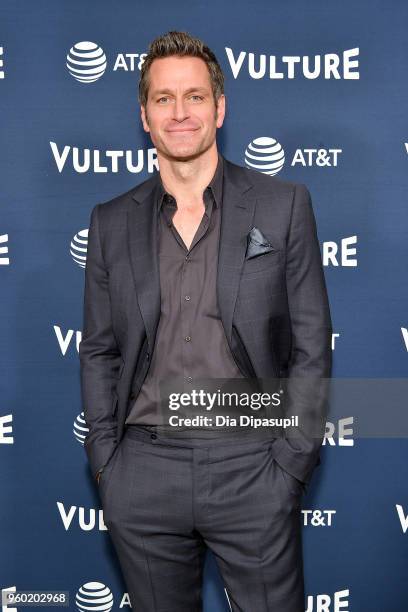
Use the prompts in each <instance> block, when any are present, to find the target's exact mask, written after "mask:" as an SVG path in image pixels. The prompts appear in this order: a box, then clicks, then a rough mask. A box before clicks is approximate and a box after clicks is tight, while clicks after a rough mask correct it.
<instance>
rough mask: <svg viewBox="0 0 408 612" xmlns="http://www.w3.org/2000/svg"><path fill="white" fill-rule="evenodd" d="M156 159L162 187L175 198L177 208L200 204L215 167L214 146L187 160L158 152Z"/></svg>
mask: <svg viewBox="0 0 408 612" xmlns="http://www.w3.org/2000/svg"><path fill="white" fill-rule="evenodd" d="M158 160H159V167H160V178H161V181H162V183H163V187H164V189H165V190H166V191H167V192H168V193H170V195H172V196H173V197H174V198H175V199H176V201H177V206H178V207H179V208H183V207H184V206H185V207H187V206H188V207H189V208H191V207H194V206H201V205H202V202H203V192H204V190H205V188H206V187H207V185H208V184H209V183H210V181H211V179H212V177H213V176H214V173H215V171H216V168H217V164H218V151H217V148H216V146H214V147H211V149H208V151H206V152H205V153H203V154H202V155H200V156H199V157H197V158H195V159H191V160H188V161H174V160H170V159H167V158H163V157H162V156H160V155H159V154H158Z"/></svg>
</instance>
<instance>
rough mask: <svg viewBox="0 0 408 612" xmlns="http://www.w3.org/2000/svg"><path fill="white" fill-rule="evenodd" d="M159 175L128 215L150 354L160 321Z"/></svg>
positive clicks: (141, 191)
mask: <svg viewBox="0 0 408 612" xmlns="http://www.w3.org/2000/svg"><path fill="white" fill-rule="evenodd" d="M157 186H158V175H155V176H153V177H152V178H151V179H150V180H149V181H147V182H146V183H144V184H143V185H141V189H138V190H137V191H136V194H134V195H133V196H132V197H133V200H135V203H134V204H131V206H130V208H129V210H128V214H127V224H128V245H129V256H130V262H131V267H132V271H133V280H134V284H135V289H136V296H137V301H138V304H139V308H140V313H141V315H142V319H143V321H144V324H145V328H146V335H147V340H148V344H149V349H148V350H149V352H150V354H151V353H152V351H153V346H154V340H155V335H156V331H157V325H158V322H159V318H160V310H161V308H160V270H159V258H158V253H157V225H158V224H157V218H158V217H157V208H156V197H157Z"/></svg>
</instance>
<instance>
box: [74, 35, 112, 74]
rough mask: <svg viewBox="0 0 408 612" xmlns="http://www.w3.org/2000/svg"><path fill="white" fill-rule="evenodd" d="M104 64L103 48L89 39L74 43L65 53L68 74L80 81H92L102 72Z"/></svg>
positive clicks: (104, 67)
mask: <svg viewBox="0 0 408 612" xmlns="http://www.w3.org/2000/svg"><path fill="white" fill-rule="evenodd" d="M106 66H107V61H106V55H105V53H104V51H103V49H102V48H101V47H100V46H99V45H97V44H95V43H93V42H90V41H82V42H78V43H76V44H75V45H74V46H73V47H71V49H70V50H69V53H68V55H67V68H68V71H69V74H70V75H71V76H73V77H74V79H76V80H77V81H79V82H80V83H94V82H95V81H97V80H98V79H100V78H101V76H102V75H103V74H104V72H105V70H106Z"/></svg>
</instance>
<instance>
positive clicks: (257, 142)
mask: <svg viewBox="0 0 408 612" xmlns="http://www.w3.org/2000/svg"><path fill="white" fill-rule="evenodd" d="M284 163H285V151H284V150H283V147H282V145H281V144H280V143H279V142H278V141H277V140H275V138H269V136H261V137H260V138H255V139H254V140H253V141H252V142H250V143H249V145H248V146H247V148H246V151H245V164H246V165H247V167H248V168H251V169H253V170H258V171H259V172H262V173H263V174H269V175H270V176H273V175H274V174H278V172H279V171H280V170H282V168H283V165H284Z"/></svg>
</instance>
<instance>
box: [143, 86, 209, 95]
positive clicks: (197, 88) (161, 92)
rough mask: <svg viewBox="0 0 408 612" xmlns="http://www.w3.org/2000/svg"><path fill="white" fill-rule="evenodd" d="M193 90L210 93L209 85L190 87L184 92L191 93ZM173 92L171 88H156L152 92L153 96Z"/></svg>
mask: <svg viewBox="0 0 408 612" xmlns="http://www.w3.org/2000/svg"><path fill="white" fill-rule="evenodd" d="M192 91H202V92H204V93H208V89H207V87H189V89H187V90H186V91H185V92H184V93H191V92H192ZM171 93H173V92H172V90H171V89H156V90H155V91H153V92H152V96H158V95H159V94H171Z"/></svg>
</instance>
